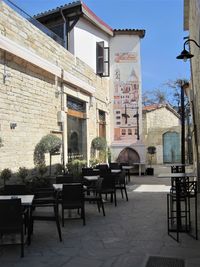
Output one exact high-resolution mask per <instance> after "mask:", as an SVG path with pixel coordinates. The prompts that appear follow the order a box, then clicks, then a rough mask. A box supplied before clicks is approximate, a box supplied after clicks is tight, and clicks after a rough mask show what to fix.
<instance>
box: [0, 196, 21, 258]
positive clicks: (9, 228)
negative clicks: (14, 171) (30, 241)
mask: <svg viewBox="0 0 200 267" xmlns="http://www.w3.org/2000/svg"><path fill="white" fill-rule="evenodd" d="M0 216H1V219H0V235H1V237H2V236H3V235H5V234H13V233H14V234H17V233H18V234H20V237H21V240H20V241H21V242H20V245H21V257H24V231H23V211H22V206H21V199H19V198H18V199H6V200H0Z"/></svg>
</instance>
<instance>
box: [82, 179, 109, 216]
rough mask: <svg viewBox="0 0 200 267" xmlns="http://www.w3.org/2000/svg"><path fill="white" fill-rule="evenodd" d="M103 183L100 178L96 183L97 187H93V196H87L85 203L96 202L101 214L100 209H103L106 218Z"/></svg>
mask: <svg viewBox="0 0 200 267" xmlns="http://www.w3.org/2000/svg"><path fill="white" fill-rule="evenodd" d="M102 181H103V178H101V177H99V178H98V180H97V181H96V183H95V187H93V194H90V195H88V194H85V196H84V201H88V202H96V203H97V207H98V211H99V212H100V208H102V211H103V216H105V215H106V214H105V209H104V203H103V199H102Z"/></svg>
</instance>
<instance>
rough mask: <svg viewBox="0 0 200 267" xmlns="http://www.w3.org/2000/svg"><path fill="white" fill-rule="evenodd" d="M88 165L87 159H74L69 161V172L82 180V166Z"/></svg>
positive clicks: (78, 179)
mask: <svg viewBox="0 0 200 267" xmlns="http://www.w3.org/2000/svg"><path fill="white" fill-rule="evenodd" d="M86 166H87V161H86V160H79V159H74V160H72V161H70V162H69V163H67V169H68V172H69V173H71V174H72V175H73V177H74V179H75V180H77V181H80V179H81V175H82V168H84V167H86Z"/></svg>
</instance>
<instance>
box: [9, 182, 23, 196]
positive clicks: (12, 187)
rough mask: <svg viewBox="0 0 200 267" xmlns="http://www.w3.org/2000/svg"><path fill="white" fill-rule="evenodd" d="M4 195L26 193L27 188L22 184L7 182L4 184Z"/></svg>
mask: <svg viewBox="0 0 200 267" xmlns="http://www.w3.org/2000/svg"><path fill="white" fill-rule="evenodd" d="M4 193H5V194H6V195H26V194H27V190H26V186H25V185H24V184H8V185H5V186H4Z"/></svg>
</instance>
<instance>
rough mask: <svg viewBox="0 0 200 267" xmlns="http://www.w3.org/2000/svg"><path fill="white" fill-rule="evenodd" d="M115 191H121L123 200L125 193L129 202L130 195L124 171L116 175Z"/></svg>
mask: <svg viewBox="0 0 200 267" xmlns="http://www.w3.org/2000/svg"><path fill="white" fill-rule="evenodd" d="M115 189H116V190H120V191H121V195H122V198H124V194H123V191H124V193H125V196H126V200H127V201H128V194H127V190H126V172H125V171H122V172H120V173H119V174H116V178H115Z"/></svg>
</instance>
